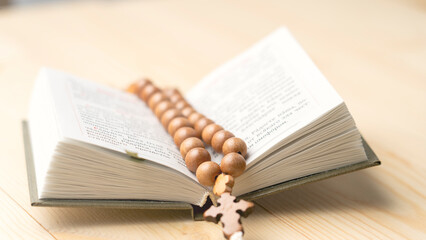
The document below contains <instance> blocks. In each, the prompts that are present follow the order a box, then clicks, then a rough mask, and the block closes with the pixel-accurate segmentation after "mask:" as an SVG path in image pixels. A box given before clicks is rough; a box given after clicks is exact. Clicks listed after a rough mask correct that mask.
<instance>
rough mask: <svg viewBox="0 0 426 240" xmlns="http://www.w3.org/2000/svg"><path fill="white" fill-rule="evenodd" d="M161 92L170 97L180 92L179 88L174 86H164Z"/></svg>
mask: <svg viewBox="0 0 426 240" xmlns="http://www.w3.org/2000/svg"><path fill="white" fill-rule="evenodd" d="M163 93H164V94H165V95H166V96H167V97H171V96H173V95H175V94H178V95H181V96H182V94H181V93H180V92H179V90H177V89H176V88H166V89H164V90H163Z"/></svg>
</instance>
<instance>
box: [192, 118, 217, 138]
mask: <svg viewBox="0 0 426 240" xmlns="http://www.w3.org/2000/svg"><path fill="white" fill-rule="evenodd" d="M212 123H213V121H212V120H210V119H208V118H205V117H204V118H201V119H199V120H198V121H197V122H195V124H194V129H195V131H197V136H198V137H201V133H202V132H203V130H204V128H205V127H207V125H209V124H212Z"/></svg>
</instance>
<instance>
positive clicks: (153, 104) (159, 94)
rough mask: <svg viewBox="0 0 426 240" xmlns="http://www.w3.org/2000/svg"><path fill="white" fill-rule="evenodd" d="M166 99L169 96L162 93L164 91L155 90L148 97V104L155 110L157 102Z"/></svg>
mask: <svg viewBox="0 0 426 240" xmlns="http://www.w3.org/2000/svg"><path fill="white" fill-rule="evenodd" d="M168 99H169V98H168V97H167V96H166V95H164V93H162V92H156V93H154V94H153V95H152V96H151V97H150V98H149V100H148V106H149V108H150V109H151V110H155V107H156V106H157V104H158V103H160V102H162V101H164V100H168Z"/></svg>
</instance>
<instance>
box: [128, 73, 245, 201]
mask: <svg viewBox="0 0 426 240" xmlns="http://www.w3.org/2000/svg"><path fill="white" fill-rule="evenodd" d="M127 92H130V93H133V94H136V95H137V96H138V97H139V98H140V99H142V100H143V101H144V102H145V103H146V104H147V105H148V107H149V108H150V109H151V110H152V111H153V112H154V114H155V115H156V116H157V118H158V119H159V120H160V122H161V124H162V125H163V126H164V128H165V129H166V130H167V131H168V133H169V134H170V135H171V136H172V137H173V140H174V142H175V144H176V146H177V147H178V148H179V150H180V153H181V155H182V157H183V158H184V160H185V164H186V166H187V168H188V169H189V170H190V171H191V172H194V173H195V174H196V176H197V179H198V181H199V182H200V183H201V184H202V185H204V186H214V187H213V192H214V193H215V194H216V195H218V196H220V195H222V194H223V193H225V192H231V190H232V187H233V185H234V178H236V177H238V176H240V175H241V174H243V172H244V170H245V168H246V161H245V157H246V155H247V146H246V144H245V142H244V141H243V140H242V139H240V138H237V137H235V136H234V134H232V133H231V132H229V131H227V130H225V129H223V128H222V127H221V126H220V125H218V124H216V123H214V122H213V121H212V120H210V119H209V118H206V117H205V116H204V115H202V114H200V113H198V112H196V111H195V110H194V109H193V108H192V106H191V105H190V104H189V103H188V102H187V101H186V100H185V99H184V98H183V96H182V94H181V93H180V92H179V91H178V90H177V89H165V90H161V89H159V88H158V87H156V86H155V85H154V84H153V83H152V82H151V81H150V80H148V79H142V80H139V81H138V82H135V83H133V84H132V85H130V86H129V87H128V89H127ZM203 142H204V143H205V144H207V145H211V146H212V148H213V149H214V150H215V151H216V152H219V153H223V154H224V157H223V158H222V160H221V163H220V165H219V164H217V163H216V162H213V161H211V156H210V153H209V152H208V151H207V150H206V149H205V145H204V143H203Z"/></svg>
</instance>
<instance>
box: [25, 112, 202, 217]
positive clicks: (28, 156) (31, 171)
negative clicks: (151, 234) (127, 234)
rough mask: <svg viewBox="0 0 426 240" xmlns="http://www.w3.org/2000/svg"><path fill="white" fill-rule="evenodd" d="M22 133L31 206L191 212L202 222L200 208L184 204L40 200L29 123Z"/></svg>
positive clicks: (136, 201) (104, 200) (151, 201)
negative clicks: (198, 210) (198, 211)
mask: <svg viewBox="0 0 426 240" xmlns="http://www.w3.org/2000/svg"><path fill="white" fill-rule="evenodd" d="M22 132H23V140H24V148H25V149H24V150H25V161H26V166H27V169H26V170H27V180H28V189H29V194H30V202H31V206H36V207H96V208H132V209H170V210H171V209H172V210H189V211H190V213H191V216H192V218H193V219H194V220H202V216H200V215H199V214H198V213H197V211H195V210H194V209H198V208H200V207H198V206H195V205H192V204H189V203H184V202H172V201H154V200H133V199H127V200H126V199H123V200H114V199H54V198H51V199H40V198H39V197H38V188H37V184H36V182H37V180H36V176H35V167H34V161H33V154H32V148H31V141H30V138H29V131H28V122H27V121H26V120H22Z"/></svg>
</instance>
